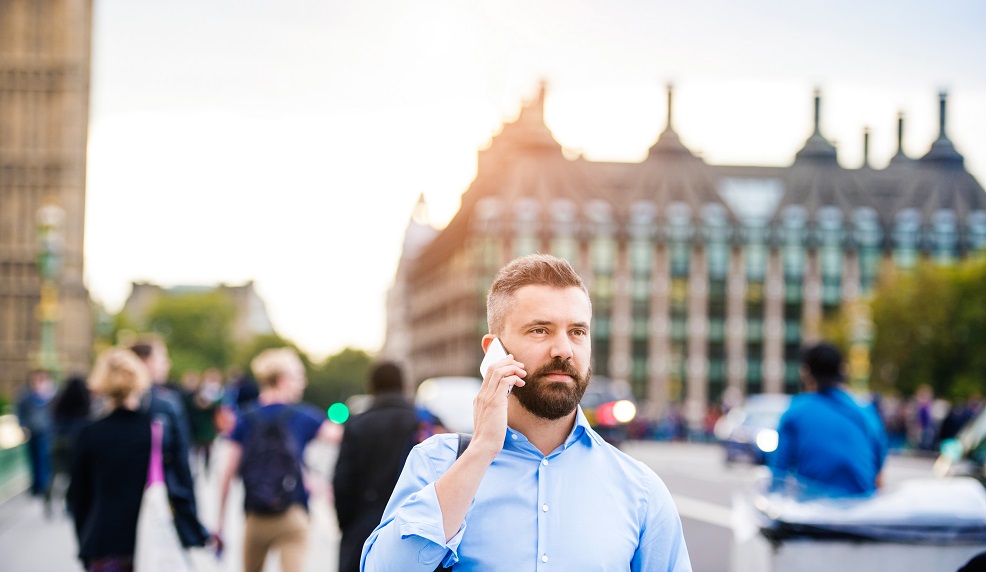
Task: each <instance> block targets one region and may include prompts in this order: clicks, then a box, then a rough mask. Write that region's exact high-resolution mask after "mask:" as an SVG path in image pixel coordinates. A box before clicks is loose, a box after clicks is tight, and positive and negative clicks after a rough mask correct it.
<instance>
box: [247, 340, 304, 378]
mask: <svg viewBox="0 0 986 572" xmlns="http://www.w3.org/2000/svg"><path fill="white" fill-rule="evenodd" d="M300 363H301V358H299V357H298V353H297V352H296V351H294V350H293V349H291V348H271V349H268V350H264V351H262V352H260V354H259V355H258V356H257V357H255V358H253V361H251V362H250V369H251V370H253V375H254V377H255V378H256V379H257V383H258V384H259V385H260V386H261V387H274V386H275V385H277V378H279V377H280V376H281V375H282V374H284V373H287V372H288V371H290V369H291V368H292V367H294V366H297V365H298V364H300Z"/></svg>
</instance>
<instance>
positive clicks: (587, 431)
mask: <svg viewBox="0 0 986 572" xmlns="http://www.w3.org/2000/svg"><path fill="white" fill-rule="evenodd" d="M594 435H595V438H594V437H593V436H594ZM517 440H522V441H525V442H527V439H526V438H525V437H524V436H523V435H522V434H521V433H519V432H517V431H515V430H513V429H512V428H510V426H509V425H508V426H507V435H506V438H505V439H504V445H505V446H506V444H507V443H510V442H511V441H517ZM580 441H581V442H583V443H585V444H586V445H592V444H593V443H596V444H598V443H602V442H603V441H602V438H601V437H599V436H598V434H597V433H596V432H595V431H593V430H592V427H591V426H590V425H589V420H588V419H587V418H586V416H585V413H583V412H582V406H581V405H580V406H578V407H576V409H575V425H574V426H573V427H572V431H571V433H569V434H568V437H566V438H565V442H564V443H562V449H563V450H564V449H568V448H569V447H571V446H572V445H574V444H576V443H578V442H580ZM515 446H516V445H515Z"/></svg>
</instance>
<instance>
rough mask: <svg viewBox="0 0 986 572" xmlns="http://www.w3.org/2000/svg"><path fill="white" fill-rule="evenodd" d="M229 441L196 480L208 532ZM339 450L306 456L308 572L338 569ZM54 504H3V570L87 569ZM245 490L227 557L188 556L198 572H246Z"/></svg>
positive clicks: (228, 533) (205, 552)
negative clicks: (334, 491) (334, 489)
mask: <svg viewBox="0 0 986 572" xmlns="http://www.w3.org/2000/svg"><path fill="white" fill-rule="evenodd" d="M225 445H226V444H225V441H223V440H219V441H217V443H216V446H215V448H214V453H213V463H212V464H211V467H210V470H209V471H208V472H206V471H205V470H204V468H200V470H199V471H198V473H199V474H198V476H197V477H196V494H197V500H198V505H199V517H200V519H201V520H202V523H203V524H205V526H206V528H208V529H210V530H211V529H213V528H214V527H215V523H216V522H217V518H218V512H219V473H220V470H221V468H222V467H223V466H224V465H225V453H226V446H225ZM336 453H337V449H336V448H335V447H332V446H329V445H323V444H320V443H317V444H316V443H313V444H312V445H311V446H310V447H309V448H308V450H307V451H306V464H307V465H308V468H309V470H310V475H309V476H310V477H311V478H310V479H309V488H310V491H311V499H310V501H309V510H310V515H311V524H312V526H311V529H310V532H309V537H308V557H307V561H306V567H305V571H306V572H334V571H335V570H337V568H338V551H339V537H340V533H339V528H338V526H337V524H336V518H335V511H334V510H333V508H332V498H331V486H330V479H331V468H332V467H333V466H335V455H336ZM59 505H61V502H60V501H59V500H58V495H57V494H56V500H55V501H54V502H53V507H55V508H53V510H52V511H51V513H52V514H51V515H47V514H46V511H45V508H44V505H43V503H42V501H41V500H40V499H36V498H33V497H31V496H29V495H28V494H27V493H24V492H22V493H20V494H17V495H15V496H13V497H11V498H9V499H8V500H6V501H4V502H3V503H2V504H0V570H2V571H3V572H63V571H65V572H78V571H81V570H83V568H82V565H81V563H80V562H79V560H78V559H77V558H76V552H77V550H78V545H77V543H76V539H75V532H74V530H73V527H72V521H71V519H70V517H68V516H67V515H66V514H65V513H64V510H63V509H61V508H60V507H59ZM242 506H243V488H242V485H241V484H240V483H239V482H238V480H237V481H235V482H234V485H233V488H232V490H231V491H230V499H229V500H228V502H227V510H226V512H227V514H226V521H225V531H224V533H223V536H224V539H225V541H226V549H225V551H224V553H223V555H222V558H216V556H215V554H214V553H213V552H212V551H211V550H209V549H206V548H196V549H192V550H190V551H189V556H190V559H191V561H192V564H193V566H194V569H195V570H196V571H197V572H239V571H241V570H242V569H243V557H242V550H243V543H242V540H243V509H242ZM280 570H281V567H280V562H279V560H278V558H277V555H276V553H272V554H270V555H268V557H267V565H266V567H265V568H264V572H280Z"/></svg>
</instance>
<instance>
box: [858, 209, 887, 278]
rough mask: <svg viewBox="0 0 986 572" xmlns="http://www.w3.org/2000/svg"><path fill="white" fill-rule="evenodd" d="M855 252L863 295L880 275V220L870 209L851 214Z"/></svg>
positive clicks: (881, 233)
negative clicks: (857, 257) (857, 258)
mask: <svg viewBox="0 0 986 572" xmlns="http://www.w3.org/2000/svg"><path fill="white" fill-rule="evenodd" d="M853 223H854V227H855V228H854V238H855V241H856V252H857V253H858V255H859V285H860V288H861V289H862V291H863V293H864V294H866V293H869V292H870V291H871V290H872V289H873V286H874V285H875V284H876V279H877V277H878V276H879V273H880V259H881V252H880V243H881V242H882V240H883V232H882V231H881V229H880V218H879V215H877V212H876V211H875V210H874V209H872V208H870V207H863V208H859V209H856V212H855V213H853Z"/></svg>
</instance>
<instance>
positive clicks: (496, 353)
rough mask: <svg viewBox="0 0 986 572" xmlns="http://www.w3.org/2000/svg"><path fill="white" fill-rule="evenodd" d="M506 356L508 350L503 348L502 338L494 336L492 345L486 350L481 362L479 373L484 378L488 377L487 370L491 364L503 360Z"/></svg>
mask: <svg viewBox="0 0 986 572" xmlns="http://www.w3.org/2000/svg"><path fill="white" fill-rule="evenodd" d="M505 357H507V350H505V349H503V344H501V343H500V338H493V341H492V342H491V343H490V347H489V348H487V350H486V356H485V357H484V358H483V362H482V363H481V364H479V375H480V376H482V377H483V379H486V371H487V370H488V369H489V368H490V366H491V365H493V364H495V363H496V362H498V361H502V360H503V358H505Z"/></svg>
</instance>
